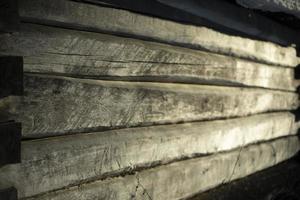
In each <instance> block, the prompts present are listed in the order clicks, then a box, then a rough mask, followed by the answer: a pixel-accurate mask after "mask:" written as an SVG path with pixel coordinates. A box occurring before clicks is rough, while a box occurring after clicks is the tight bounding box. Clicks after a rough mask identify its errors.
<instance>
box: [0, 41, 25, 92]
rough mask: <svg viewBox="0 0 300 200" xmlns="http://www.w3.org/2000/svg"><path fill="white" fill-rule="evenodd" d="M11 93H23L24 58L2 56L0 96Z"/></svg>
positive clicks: (0, 59) (0, 57)
mask: <svg viewBox="0 0 300 200" xmlns="http://www.w3.org/2000/svg"><path fill="white" fill-rule="evenodd" d="M0 37H1V36H0ZM10 95H15V96H20V95H23V59H22V57H15V56H0V98H3V97H7V96H10Z"/></svg>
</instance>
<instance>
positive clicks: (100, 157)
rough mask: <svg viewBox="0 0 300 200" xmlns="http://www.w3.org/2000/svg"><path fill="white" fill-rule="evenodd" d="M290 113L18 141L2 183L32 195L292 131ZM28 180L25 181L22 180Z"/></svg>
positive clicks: (0, 176)
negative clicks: (14, 161)
mask: <svg viewBox="0 0 300 200" xmlns="http://www.w3.org/2000/svg"><path fill="white" fill-rule="evenodd" d="M293 127H294V116H293V115H292V114H290V113H274V114H262V115H257V116H251V117H246V118H238V119H230V120H221V121H209V122H200V123H186V124H181V125H168V126H154V127H148V128H131V129H120V130H116V131H106V132H102V133H90V134H80V135H74V136H66V137H57V138H52V139H44V140H37V141H25V142H23V143H22V163H21V164H18V165H11V166H6V167H4V168H2V169H1V170H0V187H7V186H10V185H14V186H15V187H17V188H18V190H19V195H20V196H21V197H24V196H32V195H36V194H39V193H43V192H48V191H51V190H55V189H59V188H63V187H66V186H69V185H75V184H76V183H77V184H78V183H80V182H82V181H86V180H90V179H93V178H95V177H97V178H100V177H105V176H108V175H110V176H111V175H115V174H118V173H120V172H122V171H125V172H128V171H131V170H134V169H136V168H141V167H149V166H153V165H157V163H160V164H163V163H167V162H169V161H172V160H180V159H183V158H188V157H194V156H196V155H202V154H203V155H204V154H211V153H216V152H220V151H227V150H230V149H234V148H237V147H239V146H245V145H248V144H251V143H256V142H259V141H267V140H271V139H274V138H278V137H282V136H287V135H293V134H295V130H294V129H293ZM28 182H29V183H30V184H26V183H28Z"/></svg>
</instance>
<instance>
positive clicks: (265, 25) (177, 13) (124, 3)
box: [75, 0, 300, 46]
mask: <svg viewBox="0 0 300 200" xmlns="http://www.w3.org/2000/svg"><path fill="white" fill-rule="evenodd" d="M75 1H76V0H75ZM77 1H78V0H77ZM79 1H84V2H87V3H94V4H100V5H104V6H112V7H116V8H122V9H126V10H130V11H134V12H138V13H144V14H148V15H151V16H156V17H159V18H164V19H169V20H172V21H177V22H180V23H186V24H194V25H200V26H206V27H212V28H214V29H216V30H218V31H220V32H225V33H228V34H234V35H241V36H243V37H250V38H256V39H259V40H264V41H270V42H274V43H277V44H281V45H283V46H289V45H291V44H297V43H299V41H300V39H299V36H298V33H297V32H296V31H295V30H292V29H291V28H289V27H288V26H285V24H280V23H278V22H276V21H274V20H272V19H269V18H267V17H265V16H263V15H260V14H259V13H257V12H255V11H253V10H250V9H246V8H242V7H241V6H237V5H235V4H233V3H231V2H227V1H220V0H211V1H195V0H185V1H182V0H139V1H132V0H79Z"/></svg>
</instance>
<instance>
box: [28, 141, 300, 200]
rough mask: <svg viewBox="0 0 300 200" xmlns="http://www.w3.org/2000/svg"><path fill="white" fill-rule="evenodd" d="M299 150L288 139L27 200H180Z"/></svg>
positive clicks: (160, 167) (276, 162)
mask: <svg viewBox="0 0 300 200" xmlns="http://www.w3.org/2000/svg"><path fill="white" fill-rule="evenodd" d="M298 150H299V140H298V138H297V137H289V138H284V139H279V140H275V141H272V142H267V143H263V144H258V145H252V146H249V147H245V148H241V149H237V150H235V151H232V152H228V153H222V154H214V155H211V156H206V157H200V158H195V159H190V160H185V161H181V162H175V163H172V164H169V165H165V166H159V167H155V168H152V169H149V170H143V171H141V172H137V173H135V174H133V175H127V176H124V177H116V178H113V179H106V180H102V181H101V180H98V181H94V182H89V183H86V184H82V185H78V186H74V187H69V188H65V189H62V190H58V191H54V192H50V193H45V194H42V195H37V196H35V197H32V198H28V199H30V200H35V199H38V200H48V199H51V200H64V199H89V200H96V199H112V200H117V199H120V200H127V199H128V200H129V199H137V200H145V199H156V200H160V199H162V200H165V199H182V198H186V197H189V196H190V195H193V194H195V193H199V192H203V191H206V190H208V189H211V188H214V187H216V186H218V185H221V184H224V183H227V182H230V181H232V180H236V179H239V178H242V177H245V176H247V175H250V174H252V173H255V172H257V171H260V170H263V169H266V168H268V167H271V166H274V165H276V164H278V163H280V162H282V161H284V160H286V159H289V158H290V157H292V156H293V155H295V154H296V153H297V151H298Z"/></svg>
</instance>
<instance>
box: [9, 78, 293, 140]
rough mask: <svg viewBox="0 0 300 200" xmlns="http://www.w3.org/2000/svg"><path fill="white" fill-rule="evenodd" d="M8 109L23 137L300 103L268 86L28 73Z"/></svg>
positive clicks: (210, 116) (240, 113)
mask: <svg viewBox="0 0 300 200" xmlns="http://www.w3.org/2000/svg"><path fill="white" fill-rule="evenodd" d="M24 85H25V95H24V98H22V100H21V101H20V102H19V103H16V104H15V105H12V106H11V108H9V109H8V111H7V112H8V113H9V114H8V115H9V116H10V117H11V118H12V119H15V120H17V121H20V122H22V125H23V133H22V134H23V137H45V136H49V135H61V134H68V133H78V132H89V131H97V130H107V129H115V128H125V127H134V126H149V125H155V124H172V123H180V122H189V121H199V120H208V119H217V118H228V117H236V116H246V115H251V114H255V113H262V112H268V111H282V110H292V109H296V108H297V107H298V103H299V102H298V96H297V94H296V93H291V92H280V91H272V90H264V89H250V88H248V89H245V88H234V87H215V86H204V85H187V84H166V83H165V84H160V83H140V82H122V81H99V80H87V79H74V78H67V77H56V76H42V75H40V76H37V75H26V76H25V77H24Z"/></svg>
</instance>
